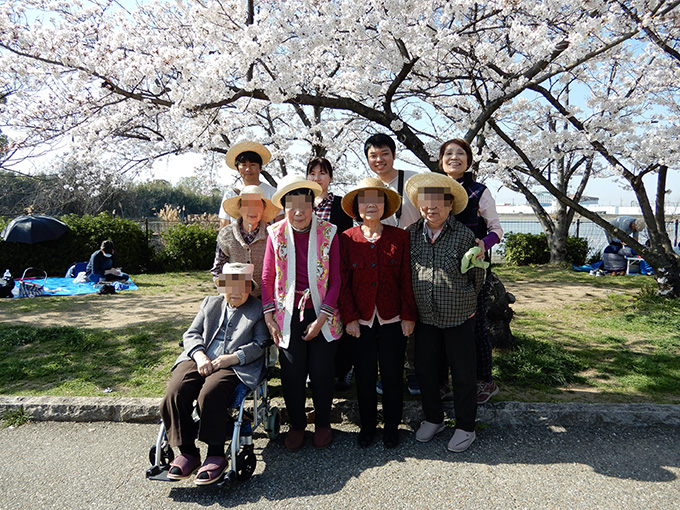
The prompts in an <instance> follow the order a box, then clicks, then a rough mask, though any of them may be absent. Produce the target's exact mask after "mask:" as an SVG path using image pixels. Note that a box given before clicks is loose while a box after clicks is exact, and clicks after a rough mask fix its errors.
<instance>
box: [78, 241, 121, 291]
mask: <svg viewBox="0 0 680 510" xmlns="http://www.w3.org/2000/svg"><path fill="white" fill-rule="evenodd" d="M117 263H118V260H117V257H116V250H115V249H114V248H113V241H111V240H110V239H107V240H106V241H104V242H102V245H101V246H100V248H99V249H98V250H97V251H96V252H94V253H93V254H92V255H91V256H90V261H89V262H88V263H87V268H86V269H85V274H86V275H87V278H88V280H90V281H91V282H93V283H97V282H99V281H102V280H103V281H108V282H110V281H116V280H119V281H124V280H128V279H129V278H130V277H129V276H128V275H127V274H125V273H123V272H122V271H121V270H120V268H119V267H117V265H118V264H117Z"/></svg>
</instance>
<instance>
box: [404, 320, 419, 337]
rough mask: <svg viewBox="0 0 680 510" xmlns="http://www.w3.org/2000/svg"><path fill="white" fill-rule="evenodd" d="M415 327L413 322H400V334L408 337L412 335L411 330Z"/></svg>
mask: <svg viewBox="0 0 680 510" xmlns="http://www.w3.org/2000/svg"><path fill="white" fill-rule="evenodd" d="M415 327H416V323H415V321H401V332H402V333H403V334H404V336H409V335H410V334H411V333H413V329H414V328H415Z"/></svg>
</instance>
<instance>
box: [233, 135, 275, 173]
mask: <svg viewBox="0 0 680 510" xmlns="http://www.w3.org/2000/svg"><path fill="white" fill-rule="evenodd" d="M243 152H254V153H256V154H259V155H260V157H261V158H262V165H266V164H267V163H269V160H270V159H272V155H271V152H269V150H268V149H267V148H266V147H265V146H264V145H262V144H261V143H257V142H251V141H250V140H246V141H244V142H239V143H237V144H236V145H232V146H231V148H230V149H229V150H228V151H227V155H226V156H225V157H224V159H226V160H227V166H228V167H229V168H233V169H234V170H238V169H237V168H236V158H237V157H238V155H239V154H242V153H243Z"/></svg>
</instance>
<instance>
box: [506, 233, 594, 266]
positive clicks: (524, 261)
mask: <svg viewBox="0 0 680 510" xmlns="http://www.w3.org/2000/svg"><path fill="white" fill-rule="evenodd" d="M587 255H588V240H587V239H584V238H581V237H572V236H569V237H567V262H569V263H570V264H575V265H577V266H581V265H583V264H585V261H586V256H587ZM505 260H507V261H508V263H510V264H514V265H517V266H528V265H529V264H547V263H548V262H550V249H549V247H548V240H547V238H546V236H545V234H519V233H517V234H506V235H505Z"/></svg>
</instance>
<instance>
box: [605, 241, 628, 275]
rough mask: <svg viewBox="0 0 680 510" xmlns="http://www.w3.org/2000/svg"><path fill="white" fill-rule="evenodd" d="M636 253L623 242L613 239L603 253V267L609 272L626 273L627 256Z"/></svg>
mask: <svg viewBox="0 0 680 510" xmlns="http://www.w3.org/2000/svg"><path fill="white" fill-rule="evenodd" d="M635 255H636V253H635V252H634V251H633V250H632V249H631V248H629V247H628V246H626V245H624V244H623V243H620V242H616V241H612V243H611V244H610V245H609V246H607V247H606V248H605V249H604V252H603V253H602V267H603V269H604V270H605V271H607V272H608V273H613V274H625V273H626V257H634V256H635Z"/></svg>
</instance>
